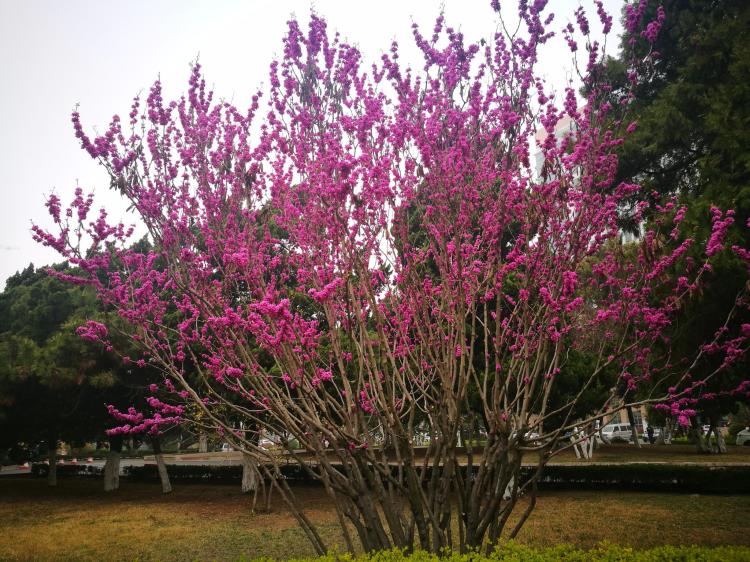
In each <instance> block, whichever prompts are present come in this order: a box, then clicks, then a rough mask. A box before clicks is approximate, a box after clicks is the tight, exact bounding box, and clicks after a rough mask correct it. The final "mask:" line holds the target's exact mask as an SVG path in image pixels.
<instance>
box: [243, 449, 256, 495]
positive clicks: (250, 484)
mask: <svg viewBox="0 0 750 562" xmlns="http://www.w3.org/2000/svg"><path fill="white" fill-rule="evenodd" d="M257 489H258V470H257V465H256V462H255V459H254V458H253V457H252V456H250V455H248V454H247V453H242V493H243V494H247V493H248V492H255V491H256V490H257Z"/></svg>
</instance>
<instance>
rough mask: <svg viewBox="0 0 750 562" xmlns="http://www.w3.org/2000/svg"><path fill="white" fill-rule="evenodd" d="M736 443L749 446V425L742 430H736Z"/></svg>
mask: <svg viewBox="0 0 750 562" xmlns="http://www.w3.org/2000/svg"><path fill="white" fill-rule="evenodd" d="M735 442H736V443H737V445H748V446H750V427H746V428H745V429H743V430H742V431H738V432H737V441H735Z"/></svg>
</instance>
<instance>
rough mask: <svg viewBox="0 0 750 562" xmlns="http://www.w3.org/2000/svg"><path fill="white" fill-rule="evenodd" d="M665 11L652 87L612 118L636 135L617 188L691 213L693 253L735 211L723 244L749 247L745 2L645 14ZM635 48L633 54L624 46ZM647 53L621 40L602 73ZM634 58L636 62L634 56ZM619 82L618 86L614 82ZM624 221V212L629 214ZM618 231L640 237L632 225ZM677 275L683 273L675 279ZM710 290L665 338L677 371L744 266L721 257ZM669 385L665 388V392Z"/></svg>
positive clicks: (622, 157)
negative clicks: (634, 186)
mask: <svg viewBox="0 0 750 562" xmlns="http://www.w3.org/2000/svg"><path fill="white" fill-rule="evenodd" d="M660 4H661V5H663V7H664V10H665V12H666V16H667V17H666V20H665V22H664V26H663V28H662V30H661V32H660V34H659V37H658V39H657V41H656V43H655V44H654V45H653V50H654V51H657V52H658V57H657V62H656V63H655V65H654V68H653V74H652V75H651V77H650V79H648V80H643V81H642V82H640V83H639V84H638V86H637V87H636V90H635V99H634V103H633V104H631V105H630V106H629V107H628V109H627V111H628V114H627V115H622V114H621V113H619V112H620V111H621V107H622V106H620V105H619V104H617V103H613V106H614V107H615V108H616V109H615V112H616V113H617V115H616V118H622V119H625V120H626V121H625V123H628V122H631V121H635V122H636V123H637V129H636V131H635V132H634V133H633V134H631V135H630V136H629V137H628V138H627V139H626V141H625V143H624V144H623V145H622V146H621V147H620V150H619V153H618V156H619V169H618V180H620V181H624V182H637V183H640V184H641V185H643V186H644V195H640V196H639V197H641V198H646V199H649V200H654V201H657V200H660V199H663V198H665V197H672V196H674V197H676V198H677V199H678V202H679V203H680V204H687V206H688V212H687V214H686V216H685V220H684V221H683V225H682V227H683V237H684V238H687V237H691V238H694V239H695V240H697V241H699V242H700V243H699V244H696V245H695V247H694V248H693V250H692V251H693V252H694V253H698V252H699V251H700V249H701V248H700V246H702V244H703V243H704V242H705V240H706V239H707V238H708V236H709V234H710V231H711V220H710V216H711V213H710V209H711V207H712V206H716V207H718V208H720V209H734V210H735V212H736V215H735V219H736V223H737V224H738V225H741V227H740V228H738V229H736V230H734V231H732V232H731V233H730V235H729V237H728V240H727V243H728V244H738V245H740V246H742V247H747V245H748V244H750V230H749V229H747V228H745V227H744V226H745V224H746V222H747V220H748V218H749V217H750V82H748V80H747V76H749V75H750V33H748V29H750V3H748V2H746V1H744V0H726V1H721V2H714V1H712V0H665V1H664V2H659V3H653V4H651V5H650V6H649V8H648V10H649V11H648V13H647V17H646V19H647V20H650V19H653V16H654V13H655V11H656V8H657V6H658V5H660ZM631 39H635V40H636V41H635V45H634V46H631V45H630V44H629V41H630V40H631ZM649 49H651V46H650V45H648V44H647V43H646V42H645V41H644V40H642V39H641V38H640V37H639V36H637V35H636V36H635V37H631V36H629V35H627V34H626V35H625V36H624V37H623V38H622V54H621V55H620V56H619V57H618V58H613V59H610V60H608V62H607V65H606V68H605V69H604V72H605V73H606V74H607V75H608V76H610V77H613V78H614V77H616V76H618V75H622V72H621V71H622V70H623V69H624V67H625V65H626V62H627V61H628V60H630V59H631V57H633V55H635V59H636V60H643V59H644V56H645V55H646V54H647V51H648V50H649ZM633 50H635V53H633ZM620 80H622V79H620ZM624 86H625V85H624V84H623V83H622V82H621V83H620V84H619V87H618V86H617V85H616V87H615V88H614V90H613V100H612V101H615V99H616V98H618V96H621V95H622V94H623V93H624V91H625V88H624ZM625 214H626V213H625ZM623 227H624V228H628V229H632V230H636V229H637V227H638V225H636V224H634V222H633V221H632V220H630V218H629V217H623ZM672 274H673V275H674V276H679V275H683V274H684V272H683V271H673V272H672ZM706 277H707V279H706V281H707V285H706V287H705V288H704V289H703V291H702V293H701V294H698V295H694V297H693V300H692V301H691V302H690V303H689V305H688V307H687V308H686V309H685V310H684V311H682V313H681V314H680V316H679V318H678V319H677V321H676V322H675V324H674V326H673V329H672V333H670V334H669V336H670V338H671V347H672V358H673V359H674V362H675V364H679V362H680V360H681V359H682V358H683V357H689V356H690V355H691V354H692V353H693V352H694V351H695V349H696V347H697V346H699V345H700V344H701V343H702V342H705V341H709V340H710V339H711V338H712V336H713V334H714V332H715V330H716V329H718V328H719V326H721V325H722V324H723V323H724V321H725V319H726V318H727V315H728V314H729V311H730V310H731V309H732V306H733V304H734V301H735V298H736V296H737V294H738V293H739V292H740V290H741V289H742V288H743V286H744V284H745V279H746V272H745V270H744V265H743V264H741V263H740V262H739V260H737V259H735V258H732V257H725V258H723V259H722V260H721V261H720V262H719V263H717V264H715V265H714V271H713V273H712V274H710V275H707V276H706ZM748 321H750V319H748V318H747V317H746V315H745V317H744V318H743V317H735V318H733V319H732V321H731V322H730V323H729V325H728V327H729V330H730V333H736V332H737V331H738V329H739V326H740V325H741V324H742V323H746V322H748ZM717 361H718V359H716V358H711V357H709V358H706V360H704V361H702V362H701V363H700V364H699V365H697V366H696V367H695V368H693V369H691V370H692V371H693V374H694V375H695V376H696V377H702V376H705V375H706V374H708V373H710V372H712V371H713V370H714V369H715V368H716V366H717V364H716V362H717ZM746 366H747V362H746V361H745V362H744V363H743V364H740V365H738V366H737V367H736V368H735V369H733V370H730V371H729V372H727V373H725V374H722V376H721V377H714V378H713V379H712V380H711V382H710V383H709V385H708V386H707V387H705V388H704V389H703V390H704V391H706V392H715V393H719V392H721V391H723V390H728V389H732V388H734V387H735V386H736V384H737V383H738V382H739V381H740V380H742V379H743V377H744V376H745V374H746ZM673 382H674V381H671V380H668V379H665V380H664V381H663V384H662V386H663V387H664V388H661V389H660V391H661V392H663V391H664V390H665V389H666V388H667V387H669V386H671V385H672V384H673ZM736 408H737V404H736V402H735V399H734V398H733V397H727V398H726V399H723V400H719V401H716V400H711V401H706V402H704V403H701V404H697V405H696V409H697V410H698V411H699V413H700V414H701V416H703V417H704V418H712V419H713V420H714V421H715V420H717V419H718V418H719V417H721V416H722V415H724V414H727V413H730V412H733V411H736Z"/></svg>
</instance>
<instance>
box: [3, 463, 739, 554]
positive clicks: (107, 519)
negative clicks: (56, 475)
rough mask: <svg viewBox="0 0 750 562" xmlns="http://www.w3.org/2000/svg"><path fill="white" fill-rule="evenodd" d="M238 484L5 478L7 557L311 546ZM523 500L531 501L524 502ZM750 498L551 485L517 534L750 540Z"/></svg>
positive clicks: (309, 501)
mask: <svg viewBox="0 0 750 562" xmlns="http://www.w3.org/2000/svg"><path fill="white" fill-rule="evenodd" d="M299 492H300V495H301V497H302V498H303V501H304V502H305V505H306V506H307V508H308V511H309V513H310V516H311V518H312V519H314V520H315V521H316V522H318V523H319V524H320V525H321V528H322V532H323V535H324V536H325V537H326V539H327V540H328V541H329V542H331V543H335V542H337V541H338V537H339V533H338V530H337V524H336V519H335V516H334V514H333V512H331V510H330V502H329V500H328V498H327V497H326V496H325V494H324V493H323V490H322V489H320V488H318V487H305V488H301V489H300V490H299ZM249 504H250V500H249V498H247V497H245V496H243V495H241V494H240V493H239V490H238V489H237V487H235V486H227V485H199V484H192V485H187V484H183V485H178V487H177V488H176V490H175V491H174V493H172V494H170V495H167V496H163V495H162V494H161V493H160V492H159V488H158V485H156V484H153V485H152V484H136V483H130V482H127V481H124V482H123V484H122V487H121V489H120V490H119V491H117V492H115V493H111V494H106V495H105V494H104V493H103V492H102V491H101V482H99V481H97V480H90V479H61V480H60V485H59V487H58V488H57V489H51V488H48V487H47V486H46V485H45V482H44V481H43V480H41V479H35V478H31V477H18V478H16V477H4V478H2V479H0V560H135V559H138V560H162V561H169V560H196V559H197V560H237V559H239V558H240V557H241V556H243V555H244V556H245V557H246V558H256V557H261V556H269V557H274V558H282V559H283V558H293V557H302V556H310V555H312V551H311V549H310V547H309V546H308V544H307V542H306V541H305V538H304V537H303V535H302V533H301V532H300V531H299V530H298V529H297V526H296V523H295V521H294V520H293V519H292V517H291V516H290V515H289V514H288V513H287V512H286V510H285V509H284V507H283V506H282V505H281V504H279V505H277V506H276V507H274V509H273V510H272V512H271V513H261V514H256V515H252V514H251V513H250V509H249ZM520 507H523V505H521V506H520ZM748 521H750V498H748V497H747V496H697V495H675V494H654V493H637V492H547V493H544V494H543V495H542V496H541V497H540V498H539V501H538V506H537V509H536V511H535V512H534V514H533V515H532V516H531V518H530V519H529V521H528V522H527V524H526V526H525V527H524V529H523V530H522V532H521V534H520V535H519V541H520V542H523V543H526V544H529V545H533V546H551V545H554V544H557V543H560V542H569V543H573V544H575V545H578V546H580V547H584V548H588V547H591V546H594V545H595V544H596V543H598V542H600V541H603V540H607V541H610V542H613V543H618V544H622V545H628V546H633V547H636V548H646V547H651V546H656V545H663V544H673V545H680V544H687V545H689V544H697V545H705V546H718V545H734V544H742V545H750V534H748V532H747V531H748V527H747V525H748V523H747V522H748Z"/></svg>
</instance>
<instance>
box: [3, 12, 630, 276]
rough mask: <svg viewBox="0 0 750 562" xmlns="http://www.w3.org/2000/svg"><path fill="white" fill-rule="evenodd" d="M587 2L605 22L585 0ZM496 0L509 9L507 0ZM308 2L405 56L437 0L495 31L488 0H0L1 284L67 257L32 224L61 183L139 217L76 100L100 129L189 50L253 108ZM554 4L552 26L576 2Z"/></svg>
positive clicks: (563, 54)
mask: <svg viewBox="0 0 750 562" xmlns="http://www.w3.org/2000/svg"><path fill="white" fill-rule="evenodd" d="M581 1H582V4H583V6H584V7H585V8H586V9H587V11H588V12H589V19H590V20H591V22H592V27H593V28H595V29H599V25H598V21H597V18H596V14H595V12H594V10H593V6H592V2H591V0H581ZM501 4H503V5H504V6H507V7H508V13H513V12H514V11H515V2H514V1H513V0H504V1H501ZM311 5H314V6H315V9H316V11H317V12H318V13H319V14H321V15H323V16H324V17H326V19H327V20H328V25H329V29H335V30H338V31H340V32H341V34H342V36H344V37H345V38H346V39H347V40H348V41H349V42H352V43H356V44H358V45H359V46H360V48H361V50H362V51H363V54H364V58H365V60H368V61H369V60H374V59H375V58H376V57H378V56H379V54H380V53H381V52H382V51H383V50H384V49H387V48H388V47H389V45H390V42H391V40H392V39H394V38H395V39H398V40H399V43H400V44H401V46H402V47H403V48H404V53H403V55H404V56H403V57H402V61H403V60H407V61H411V60H414V59H413V58H411V57H416V53H415V51H414V49H413V48H411V47H412V41H411V29H410V26H411V22H412V20H413V21H416V22H417V23H419V24H421V25H423V26H426V27H427V29H431V27H432V23H433V22H434V19H435V17H436V16H437V15H438V12H439V10H440V6H441V5H443V6H444V7H445V13H446V19H447V22H448V24H450V25H452V26H454V27H460V28H461V30H462V31H463V32H464V34H465V35H466V36H467V38H469V39H478V38H479V37H481V36H488V35H490V34H491V33H492V32H493V31H494V29H495V20H494V17H493V14H492V12H491V10H490V8H489V0H463V1H460V0H444V1H443V2H438V1H428V0H412V1H407V0H398V1H392V0H385V1H383V0H381V1H378V2H364V1H352V0H349V1H343V0H318V1H317V2H314V3H311V2H310V1H307V0H305V1H302V0H300V1H292V0H289V1H286V2H284V1H282V0H277V1H275V2H269V1H264V0H246V1H244V2H240V1H232V0H212V1H209V0H204V1H196V0H158V1H157V0H152V1H147V0H127V1H125V0H120V1H119V2H115V1H106V0H65V1H63V0H46V1H43V0H0V193H1V194H2V199H1V201H2V204H0V288H2V287H4V286H5V280H6V279H7V278H8V277H9V276H10V275H12V274H13V273H14V272H16V271H17V270H19V269H22V268H24V267H26V265H28V264H29V262H33V263H34V264H35V265H37V266H39V265H44V264H49V263H54V262H56V261H60V258H59V256H58V255H57V254H56V253H55V252H53V251H51V250H49V249H46V248H43V247H42V246H41V245H39V244H37V243H35V242H34V241H33V240H32V239H31V234H30V230H29V229H30V226H31V221H32V220H33V219H35V220H36V221H37V222H39V223H40V224H41V225H42V226H47V225H48V222H47V220H46V217H47V215H46V209H45V208H44V197H45V195H47V194H49V193H50V192H51V191H53V190H54V191H55V192H56V193H58V194H59V195H60V196H61V198H62V200H63V202H64V203H65V202H68V201H69V200H70V199H71V195H72V192H73V190H74V188H75V186H76V182H78V184H79V185H81V186H82V187H83V188H84V191H85V192H89V191H91V190H93V191H94V192H95V193H96V199H95V206H96V207H97V208H98V207H100V206H105V207H107V208H108V210H109V211H110V216H112V217H113V218H115V217H122V218H123V220H124V221H125V222H126V223H132V222H134V221H135V218H134V217H132V216H131V217H128V216H125V215H124V214H123V210H122V209H123V206H122V205H121V203H120V201H119V199H118V197H117V196H116V195H115V194H113V193H111V192H109V191H108V189H107V185H108V181H107V177H106V174H105V173H104V171H103V170H102V169H101V168H99V167H98V166H97V164H96V163H95V162H94V161H93V160H92V159H91V158H90V157H89V156H88V155H87V154H86V153H85V152H84V151H83V150H81V149H80V148H79V146H78V143H77V141H76V139H75V137H74V136H73V132H72V126H71V124H70V113H71V111H72V110H73V108H74V107H75V105H76V103H78V104H80V112H81V117H82V121H83V123H84V127H86V129H87V131H88V132H89V133H90V132H91V131H92V127H97V128H98V129H99V130H100V131H101V130H104V129H105V128H106V126H107V124H108V123H109V119H110V118H111V116H112V115H113V114H115V113H117V114H120V115H123V116H124V115H127V113H128V111H129V108H130V103H131V101H132V98H133V96H134V95H135V94H136V93H138V92H139V91H143V92H144V93H146V92H147V91H148V88H149V87H150V86H151V84H152V82H153V81H154V79H155V78H156V77H157V75H159V74H161V79H162V84H163V87H164V94H165V95H164V97H165V99H166V100H168V99H172V98H174V97H177V96H178V95H179V94H180V93H182V92H183V91H184V90H185V89H186V86H187V79H188V73H189V63H190V61H192V60H193V59H195V57H196V55H198V54H200V61H201V64H202V65H203V70H204V73H205V75H206V78H207V81H208V83H209V84H212V85H213V86H214V89H215V91H216V94H217V96H219V97H224V98H228V99H232V100H233V101H234V103H235V104H237V105H238V106H240V107H246V106H247V105H248V104H249V100H250V96H251V95H252V93H253V92H254V91H255V90H256V89H257V88H258V86H260V85H261V84H262V83H267V72H268V65H269V63H270V62H271V60H272V58H273V57H274V56H275V55H276V54H278V53H280V52H281V38H282V36H283V34H284V29H285V22H286V21H287V19H288V18H289V16H290V15H291V14H296V15H297V16H299V17H300V19H302V20H303V22H305V25H306V21H307V16H308V14H309V11H310V6H311ZM550 5H551V6H552V9H553V11H555V12H556V14H557V18H556V21H555V29H556V30H558V29H559V28H560V27H561V26H562V25H563V24H564V23H565V22H567V21H568V20H569V19H570V18H571V17H572V13H573V10H574V9H575V8H576V7H577V6H578V5H579V1H578V0H551V1H550ZM605 6H606V7H607V9H608V10H609V12H610V13H611V14H612V15H613V16H614V17H615V21H616V27H615V31H619V13H620V9H621V6H622V0H605ZM610 42H611V43H612V42H613V41H612V39H610ZM407 47H409V49H407ZM614 47H615V45H614V44H612V45H611V46H610V48H609V49H608V50H609V51H610V52H614ZM416 62H417V64H418V63H419V61H416ZM570 69H571V63H570V56H569V53H568V51H567V49H566V48H565V47H564V45H563V44H562V41H559V42H556V43H553V44H552V45H550V46H548V47H547V48H546V49H545V51H543V52H542V58H541V65H540V70H541V72H542V74H544V75H546V77H547V78H548V80H549V81H550V82H551V83H552V84H555V85H557V84H559V85H560V87H562V86H563V85H564V81H565V78H566V75H567V74H568V73H569V72H570Z"/></svg>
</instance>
